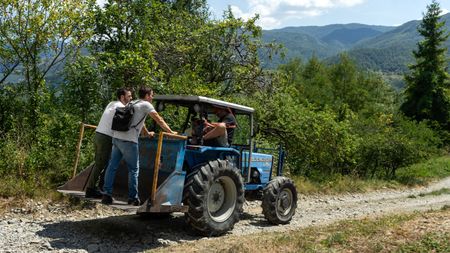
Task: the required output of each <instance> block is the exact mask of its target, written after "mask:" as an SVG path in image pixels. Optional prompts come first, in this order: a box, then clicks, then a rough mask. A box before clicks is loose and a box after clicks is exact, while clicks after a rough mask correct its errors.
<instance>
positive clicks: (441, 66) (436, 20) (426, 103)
mask: <svg viewBox="0 0 450 253" xmlns="http://www.w3.org/2000/svg"><path fill="white" fill-rule="evenodd" d="M441 13H442V10H441V9H440V6H439V3H437V2H436V1H435V0H433V1H432V3H431V4H430V5H428V6H427V12H426V13H425V14H424V16H423V19H422V23H421V24H420V26H419V27H418V29H417V30H418V32H419V34H420V35H422V36H423V37H424V40H422V41H420V42H419V43H418V44H417V45H418V48H417V51H413V55H414V57H415V59H416V63H415V64H413V65H411V66H409V69H410V71H411V73H410V74H407V75H405V80H406V83H407V87H406V90H405V102H404V103H403V104H402V106H401V110H402V111H403V112H404V114H405V115H406V116H408V117H411V118H413V119H415V120H418V121H422V120H426V119H428V120H432V121H437V122H439V124H440V125H441V127H443V128H444V129H449V127H450V125H449V122H450V110H449V109H450V99H449V94H450V93H449V75H448V73H447V59H446V52H447V48H445V47H444V46H443V44H444V42H445V41H446V40H447V38H448V37H449V33H448V32H447V31H446V29H445V28H444V26H445V21H441V20H440V14H441Z"/></svg>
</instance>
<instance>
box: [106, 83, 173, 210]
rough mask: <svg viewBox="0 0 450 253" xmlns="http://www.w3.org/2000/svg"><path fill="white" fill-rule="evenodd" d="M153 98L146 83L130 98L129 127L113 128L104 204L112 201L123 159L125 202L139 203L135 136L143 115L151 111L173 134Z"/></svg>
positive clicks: (150, 113) (151, 115)
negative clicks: (117, 129) (136, 96)
mask: <svg viewBox="0 0 450 253" xmlns="http://www.w3.org/2000/svg"><path fill="white" fill-rule="evenodd" d="M152 100H153V90H152V89H151V88H148V87H141V88H140V89H139V100H138V101H133V102H131V103H132V106H133V117H132V120H131V123H130V129H129V130H127V131H116V130H114V131H113V139H112V143H113V147H112V152H111V160H110V161H109V164H108V168H107V169H106V173H105V184H104V186H103V193H104V195H103V198H102V203H103V204H108V205H109V204H112V203H113V198H112V191H113V184H114V178H115V175H116V171H117V168H118V167H119V163H120V161H121V160H122V159H123V160H124V161H125V163H126V164H127V167H128V204H130V205H135V206H139V205H140V204H141V203H140V200H139V197H138V176H139V146H138V137H139V133H140V132H141V130H142V128H143V126H144V122H145V118H146V117H147V115H150V117H151V118H152V119H154V120H155V122H156V123H157V124H158V125H159V126H160V127H161V128H162V129H163V130H164V131H166V132H169V133H172V134H175V133H176V132H174V131H172V130H171V129H170V127H169V126H168V125H167V124H166V122H165V121H164V119H163V118H162V117H161V116H160V115H159V114H158V113H157V112H156V110H155V108H154V107H153V105H152V104H151V102H152Z"/></svg>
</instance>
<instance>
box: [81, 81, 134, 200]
mask: <svg viewBox="0 0 450 253" xmlns="http://www.w3.org/2000/svg"><path fill="white" fill-rule="evenodd" d="M116 96H117V100H116V101H112V102H110V103H109V104H108V105H107V106H106V108H105V110H104V111H103V114H102V117H101V118H100V122H99V123H98V126H97V129H96V130H95V136H94V149H95V166H94V167H93V168H92V171H91V174H90V176H89V179H88V182H87V185H86V195H85V197H86V198H101V197H102V194H101V192H100V191H99V190H98V189H101V188H103V183H104V180H103V179H104V176H105V170H106V167H107V166H108V162H109V158H110V157H111V148H112V136H113V131H112V130H111V122H112V119H113V116H114V113H115V111H116V108H119V107H124V106H125V105H126V104H128V103H129V102H130V101H131V99H132V95H131V91H130V90H129V89H127V88H120V89H118V90H117V92H116ZM99 178H100V182H99V188H97V187H96V183H97V180H98V179H99Z"/></svg>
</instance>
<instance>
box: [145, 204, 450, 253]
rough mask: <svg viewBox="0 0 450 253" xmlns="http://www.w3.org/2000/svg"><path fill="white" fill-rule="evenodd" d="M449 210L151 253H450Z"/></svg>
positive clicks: (199, 243) (206, 242)
mask: <svg viewBox="0 0 450 253" xmlns="http://www.w3.org/2000/svg"><path fill="white" fill-rule="evenodd" d="M449 220H450V207H449V206H446V207H444V208H443V209H442V210H435V211H429V212H426V213H414V214H400V215H392V216H386V217H380V218H371V219H369V218H366V219H360V220H350V221H341V222H337V223H334V224H331V225H324V226H316V227H309V228H305V229H300V230H295V231H285V232H282V233H280V232H275V233H258V234H253V235H246V236H239V237H237V236H230V237H227V238H221V239H220V240H219V239H215V238H212V239H209V240H200V241H196V242H195V243H185V244H183V245H181V246H172V247H166V248H161V249H158V250H155V251H151V252H230V253H231V252H242V253H245V252H262V253H263V252H361V253H363V252H436V253H437V252H442V253H443V252H449V251H450V228H449V223H448V221H449Z"/></svg>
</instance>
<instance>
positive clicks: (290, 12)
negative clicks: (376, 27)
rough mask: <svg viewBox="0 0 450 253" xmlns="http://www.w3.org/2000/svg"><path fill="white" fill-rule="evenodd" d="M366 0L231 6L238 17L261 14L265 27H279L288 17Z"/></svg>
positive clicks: (256, 1) (274, 0) (257, 1)
mask: <svg viewBox="0 0 450 253" xmlns="http://www.w3.org/2000/svg"><path fill="white" fill-rule="evenodd" d="M364 1H366V0H246V2H247V5H248V10H246V11H244V10H242V9H241V8H239V7H238V6H231V10H232V11H233V13H234V14H235V16H236V17H240V18H243V19H248V18H250V17H253V16H255V14H259V15H260V19H259V21H258V25H260V26H262V27H263V28H264V29H271V28H275V27H278V26H279V25H280V24H281V23H282V22H283V20H285V19H288V18H291V19H292V18H296V19H302V18H306V17H313V16H320V15H322V14H324V13H326V12H327V11H328V10H329V9H332V8H339V7H345V8H348V7H352V6H355V5H358V4H362V3H363V2H364Z"/></svg>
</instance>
